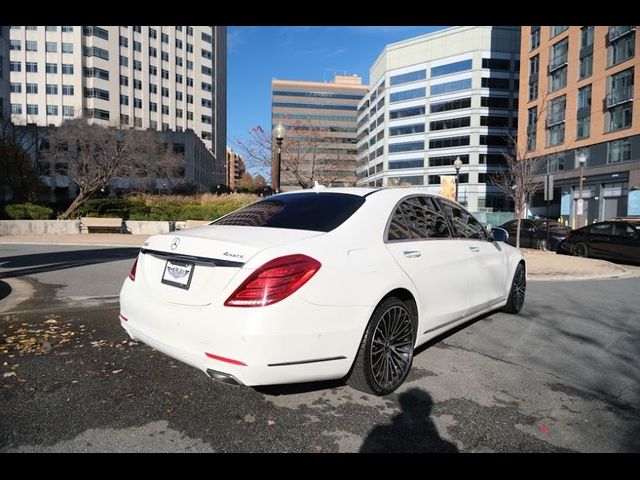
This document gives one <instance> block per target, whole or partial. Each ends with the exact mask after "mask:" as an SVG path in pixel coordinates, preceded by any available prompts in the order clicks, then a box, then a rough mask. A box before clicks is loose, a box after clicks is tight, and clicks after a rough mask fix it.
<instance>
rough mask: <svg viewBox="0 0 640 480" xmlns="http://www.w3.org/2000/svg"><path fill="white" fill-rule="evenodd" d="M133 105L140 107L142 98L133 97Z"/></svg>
mask: <svg viewBox="0 0 640 480" xmlns="http://www.w3.org/2000/svg"><path fill="white" fill-rule="evenodd" d="M133 106H134V108H142V100H141V99H140V98H135V97H134V99H133Z"/></svg>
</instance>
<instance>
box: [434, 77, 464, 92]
mask: <svg viewBox="0 0 640 480" xmlns="http://www.w3.org/2000/svg"><path fill="white" fill-rule="evenodd" d="M470 88H471V79H470V78H466V79H464V80H456V81H453V82H447V83H441V84H438V85H431V95H441V94H443V93H451V92H457V91H459V90H468V89H470Z"/></svg>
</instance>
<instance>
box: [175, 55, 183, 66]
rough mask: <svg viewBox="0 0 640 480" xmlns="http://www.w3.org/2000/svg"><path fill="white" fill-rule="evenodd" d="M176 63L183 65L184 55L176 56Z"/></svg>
mask: <svg viewBox="0 0 640 480" xmlns="http://www.w3.org/2000/svg"><path fill="white" fill-rule="evenodd" d="M176 65H177V66H179V67H181V66H182V57H176Z"/></svg>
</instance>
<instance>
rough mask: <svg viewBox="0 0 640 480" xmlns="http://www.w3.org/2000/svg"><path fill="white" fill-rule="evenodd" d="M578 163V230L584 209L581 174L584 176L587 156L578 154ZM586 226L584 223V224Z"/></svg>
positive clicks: (582, 153) (581, 153)
mask: <svg viewBox="0 0 640 480" xmlns="http://www.w3.org/2000/svg"><path fill="white" fill-rule="evenodd" d="M578 163H579V164H580V183H579V185H580V186H579V187H578V212H577V215H576V216H577V217H578V218H577V220H578V226H577V228H580V227H581V226H582V225H581V223H582V222H581V219H582V215H583V214H584V213H583V211H584V210H583V209H584V200H583V199H582V178H583V174H584V164H585V163H587V156H586V155H585V153H584V152H580V153H579V154H578ZM585 225H586V223H585Z"/></svg>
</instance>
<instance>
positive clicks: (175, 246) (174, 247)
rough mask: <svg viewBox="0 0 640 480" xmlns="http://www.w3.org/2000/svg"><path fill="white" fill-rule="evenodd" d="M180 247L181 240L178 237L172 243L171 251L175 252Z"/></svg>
mask: <svg viewBox="0 0 640 480" xmlns="http://www.w3.org/2000/svg"><path fill="white" fill-rule="evenodd" d="M178 245H180V238H178V237H176V238H174V239H173V241H172V242H171V250H175V249H176V248H178Z"/></svg>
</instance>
